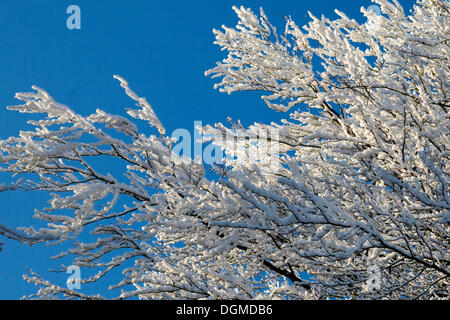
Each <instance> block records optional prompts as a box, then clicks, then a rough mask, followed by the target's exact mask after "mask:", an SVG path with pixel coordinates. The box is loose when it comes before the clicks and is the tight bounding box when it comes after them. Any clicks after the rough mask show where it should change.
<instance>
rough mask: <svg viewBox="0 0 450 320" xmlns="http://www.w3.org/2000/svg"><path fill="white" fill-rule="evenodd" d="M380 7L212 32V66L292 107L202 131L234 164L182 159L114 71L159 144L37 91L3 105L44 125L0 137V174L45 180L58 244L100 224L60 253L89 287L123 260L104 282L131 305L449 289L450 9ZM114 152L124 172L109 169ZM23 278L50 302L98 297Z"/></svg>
mask: <svg viewBox="0 0 450 320" xmlns="http://www.w3.org/2000/svg"><path fill="white" fill-rule="evenodd" d="M375 2H376V3H377V4H378V5H380V7H381V11H382V15H375V14H374V13H373V12H371V11H369V12H368V11H366V10H364V9H362V12H363V13H364V14H365V15H366V17H367V19H368V22H367V23H365V24H359V23H358V22H356V21H355V20H351V19H349V18H348V17H347V16H346V15H345V14H343V13H341V12H339V11H336V14H337V15H338V16H339V18H338V19H336V20H330V19H328V18H325V17H322V18H321V19H318V18H316V17H314V16H312V15H311V19H312V21H311V22H310V23H309V24H308V25H307V26H305V27H303V28H299V27H298V26H297V25H296V24H295V23H294V21H292V19H291V18H286V29H285V31H284V33H283V34H278V33H277V31H276V29H275V27H274V26H273V25H271V24H270V22H269V20H268V18H267V16H266V15H265V14H264V12H263V11H262V10H261V13H260V15H259V16H258V15H256V14H254V13H253V12H252V11H251V10H250V9H246V8H243V7H241V8H236V7H234V10H235V11H236V13H237V15H238V17H239V22H238V25H237V26H236V27H235V28H228V27H224V28H223V31H217V30H215V31H214V32H215V35H216V43H217V44H218V45H220V46H221V47H222V48H223V49H224V50H226V51H227V52H228V57H227V58H225V59H224V60H223V61H222V62H220V63H218V64H217V66H216V67H215V68H213V69H211V70H209V71H207V74H212V75H213V77H219V78H221V82H220V83H218V84H217V85H216V86H217V87H218V88H220V90H222V91H225V92H228V93H231V92H234V91H242V90H247V91H248V90H256V91H261V92H262V94H263V99H264V101H265V102H266V103H267V105H268V106H269V107H271V108H274V109H275V110H278V111H284V112H286V111H288V110H291V111H292V113H291V114H290V119H289V120H288V119H286V120H283V121H282V123H280V124H274V123H272V124H268V125H265V124H255V125H254V126H251V127H249V128H247V129H245V128H243V127H242V126H241V125H240V123H238V124H234V125H233V127H232V128H227V127H226V126H224V125H222V124H217V125H215V126H206V127H205V128H204V131H205V133H206V134H207V136H208V137H209V138H208V139H209V140H213V141H214V142H215V143H216V144H218V145H220V146H221V147H222V148H224V149H225V151H228V152H229V153H232V154H233V155H234V157H233V158H231V159H227V160H226V161H225V164H224V165H220V166H219V165H217V166H214V165H213V166H212V167H211V168H208V167H205V166H203V165H201V164H198V163H195V162H186V161H183V160H182V159H181V158H179V157H178V156H177V155H175V154H174V152H172V147H173V145H174V144H175V143H176V141H174V140H173V139H171V138H170V137H168V136H167V135H166V133H165V130H164V127H163V126H162V124H161V123H160V121H159V120H158V118H157V117H156V115H155V113H154V111H153V109H152V108H151V107H150V105H149V104H148V102H147V101H146V99H145V98H140V97H138V96H137V95H136V94H135V93H134V92H133V91H132V90H131V89H130V88H129V86H128V84H127V82H126V81H125V80H123V79H122V78H120V77H117V79H118V80H119V81H120V83H121V86H122V87H123V88H124V89H125V90H126V93H127V94H128V95H129V96H130V97H131V98H132V99H133V100H135V101H136V102H137V105H138V106H139V107H140V109H132V110H127V111H128V114H129V115H131V116H132V117H135V118H138V119H143V120H146V121H148V123H150V125H151V126H153V127H154V128H155V129H156V130H157V131H158V132H159V135H158V136H157V135H151V136H146V135H144V134H140V133H139V132H138V127H137V125H135V124H133V123H132V122H131V121H130V120H128V118H125V117H121V116H114V115H110V114H107V113H106V112H104V111H102V110H97V112H96V113H95V114H92V115H90V116H88V117H83V116H80V115H78V114H76V113H75V112H73V111H72V110H71V109H69V108H68V107H66V106H64V105H61V104H59V103H57V102H55V101H54V100H53V99H52V98H51V97H50V96H49V95H48V94H47V93H46V92H45V91H43V90H42V89H39V88H37V87H34V89H35V90H36V92H33V93H20V94H17V96H16V97H17V98H18V99H20V100H23V101H25V104H23V105H20V106H15V107H9V109H12V110H18V111H20V112H28V113H42V114H44V115H45V117H44V118H43V119H42V120H39V121H30V123H31V124H32V125H34V126H35V127H36V129H35V131H22V132H21V133H20V135H19V136H18V137H11V138H9V139H6V140H2V141H0V150H1V155H0V162H1V164H2V167H1V170H2V171H4V172H9V173H12V174H15V175H21V174H27V175H29V174H30V173H31V174H34V176H35V179H34V180H33V179H28V180H27V181H26V183H23V184H22V185H21V187H22V188H26V189H28V190H47V191H51V192H52V198H51V199H50V200H49V206H48V207H47V208H44V209H42V210H36V217H37V218H39V219H42V220H45V221H47V222H48V228H47V229H46V230H45V232H47V233H48V234H51V235H52V237H55V238H57V241H65V240H68V239H76V238H78V237H79V235H80V234H81V233H82V232H83V230H87V231H89V232H90V234H91V237H94V240H93V242H90V243H83V242H76V243H75V244H74V247H73V248H72V249H70V250H69V251H68V252H63V253H61V255H60V256H65V255H69V254H70V255H73V256H74V264H76V265H78V266H80V267H81V268H92V269H94V270H97V271H98V273H97V274H96V275H95V276H92V277H90V278H87V279H84V280H83V283H88V282H95V281H97V280H99V279H100V278H102V277H103V276H104V275H105V274H106V273H108V272H109V271H111V270H113V269H115V268H120V267H122V271H123V280H122V281H121V282H120V283H118V284H114V285H112V286H111V287H112V288H120V287H123V291H122V294H121V296H120V298H128V297H135V296H137V297H139V298H144V299H145V298H151V299H155V298H156V299H158V298H160V299H161V298H162V299H169V298H189V299H258V298H274V299H275V298H279V299H285V298H289V299H300V298H301V299H327V298H338V299H341V298H355V299H359V298H361V299H365V298H377V299H381V298H390V299H403V298H409V299H413V298H424V299H442V298H443V299H448V296H449V289H448V288H449V284H450V282H449V276H450V268H449V263H450V257H449V249H450V242H449V226H450V194H449V186H448V185H449V180H450V165H449V157H450V151H449V145H450V144H449V137H450V130H449V129H450V113H449V107H450V101H449V96H450V93H449V79H448V77H449V75H450V72H449V67H450V63H449V53H450V52H449V51H450V49H449V38H450V30H449V28H450V5H449V2H446V1H441V0H422V1H419V2H418V3H417V4H416V6H415V7H414V11H413V13H412V14H411V15H409V16H407V15H405V13H404V11H403V8H402V7H401V6H400V5H399V4H398V3H397V2H396V1H393V2H389V1H386V0H376V1H375ZM294 107H295V108H294ZM261 132H263V133H264V134H263V135H261V134H260V133H261ZM230 135H231V136H232V137H233V141H234V142H235V143H234V144H233V146H232V150H231V149H230V148H231V147H230V145H229V144H227V139H223V137H226V136H228V137H229V136H230ZM262 136H264V137H262ZM249 137H250V138H251V139H254V140H255V139H256V141H257V145H263V144H264V145H265V146H268V147H270V148H268V149H270V150H273V146H274V145H275V146H276V150H277V151H276V152H268V153H267V154H268V157H270V158H271V159H272V158H273V157H276V159H277V164H279V165H277V166H275V167H270V169H269V170H268V167H267V165H266V164H265V163H264V161H244V160H243V156H244V154H245V153H248V152H252V150H253V149H252V145H251V144H249V143H248V141H249V140H248V138H249ZM242 150H245V152H244V151H242ZM109 158H112V159H116V160H120V161H121V163H122V164H123V165H122V167H120V168H121V169H120V170H122V174H116V175H115V176H113V175H112V174H110V173H108V169H107V168H105V167H102V166H101V165H99V163H100V162H101V159H109ZM96 159H97V161H96ZM247 159H248V158H247ZM247 159H246V160H247ZM207 169H212V170H214V172H215V174H216V176H217V177H219V179H213V180H211V179H207V178H206V176H205V171H206V170H207ZM120 170H119V171H120ZM117 171H118V170H115V171H114V172H117ZM268 171H269V172H268ZM24 231H26V232H28V234H29V235H30V237H33V236H35V235H37V234H42V231H39V230H38V231H35V230H34V229H33V228H29V229H24ZM40 232H41V233H40ZM127 261H132V264H130V263H126V262H127ZM125 264H127V267H124V265H125ZM129 265H131V266H129ZM370 266H375V267H376V268H377V270H378V271H379V275H377V279H376V280H378V285H377V286H372V285H370V284H371V283H370V282H369V280H371V274H370V272H368V269H369V267H370ZM27 280H29V281H31V282H34V283H35V284H37V285H39V286H40V287H41V289H40V291H39V292H38V296H39V297H42V298H49V297H52V296H59V295H64V296H66V297H71V298H86V299H87V298H99V297H98V296H94V297H89V296H86V295H83V294H82V293H80V292H77V291H73V290H68V289H66V288H62V287H59V286H56V285H53V284H51V283H49V282H48V281H46V280H44V279H42V278H40V277H39V276H38V275H36V274H34V273H33V274H31V275H30V276H27ZM127 285H132V286H133V288H134V289H133V290H130V289H129V286H127Z"/></svg>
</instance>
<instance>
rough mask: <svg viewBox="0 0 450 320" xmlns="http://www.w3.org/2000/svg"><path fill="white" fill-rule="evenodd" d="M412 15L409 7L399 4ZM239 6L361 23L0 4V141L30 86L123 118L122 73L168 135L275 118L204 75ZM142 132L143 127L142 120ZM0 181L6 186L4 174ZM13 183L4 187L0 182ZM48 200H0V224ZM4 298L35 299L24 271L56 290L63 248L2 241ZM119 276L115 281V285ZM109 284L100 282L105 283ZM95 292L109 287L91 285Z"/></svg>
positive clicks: (194, 7) (284, 7)
mask: <svg viewBox="0 0 450 320" xmlns="http://www.w3.org/2000/svg"><path fill="white" fill-rule="evenodd" d="M400 2H401V3H402V4H403V5H404V6H405V7H406V8H407V10H409V9H410V8H411V6H412V3H413V1H412V0H403V1H400ZM71 4H76V5H78V6H79V7H80V8H81V30H68V29H67V27H66V19H67V17H68V14H66V9H67V7H68V6H69V5H71ZM233 5H244V6H246V7H250V8H252V9H253V10H254V11H258V10H259V7H260V6H262V7H263V8H264V10H265V12H266V14H267V15H268V16H269V19H270V20H271V21H272V23H273V24H275V25H276V26H279V30H280V31H282V26H283V16H284V15H291V16H292V17H293V18H294V20H295V21H296V22H297V24H298V25H304V24H306V23H307V22H308V21H309V18H308V17H307V11H308V10H309V11H311V12H312V13H313V14H314V15H316V16H320V15H321V14H324V15H325V16H328V17H335V15H334V13H333V11H334V8H338V9H339V10H341V11H344V12H345V13H347V15H348V16H349V17H352V18H355V19H357V20H359V21H364V17H363V16H362V14H361V13H360V7H361V6H364V7H367V6H369V5H371V3H370V1H366V0H364V1H355V0H341V1H333V0H315V1H298V0H289V1H283V0H278V1H274V0H270V1H269V0H267V1H253V0H233V1H228V0H222V1H203V0H202V1H156V0H132V1H124V0H108V1H106V0H95V1H93V0H74V1H63V0H39V1H38V0H15V1H1V2H0V70H1V72H0V83H1V86H0V121H1V126H0V138H1V139H4V138H7V137H9V136H12V135H17V134H18V132H19V130H21V129H23V128H24V127H25V126H26V120H27V116H24V115H22V114H19V113H17V112H12V111H7V110H6V108H5V107H6V106H7V105H13V104H17V103H18V101H16V100H15V99H14V93H15V92H18V91H29V90H31V86H32V85H37V86H39V87H42V88H43V89H45V90H47V91H48V92H49V93H50V94H51V95H52V96H53V97H54V98H55V99H56V100H57V101H59V102H61V103H64V104H66V105H68V106H70V107H71V108H73V109H74V110H75V111H76V112H77V113H80V114H83V115H87V114H90V113H93V112H95V109H96V108H101V109H103V110H105V111H107V112H108V113H111V114H120V115H124V108H125V107H128V106H131V105H132V101H131V100H129V99H128V98H127V97H126V96H125V95H124V93H123V90H122V88H120V87H119V85H118V82H117V81H116V80H114V79H113V75H114V74H119V75H121V76H122V77H124V78H125V79H127V80H128V82H129V83H130V86H131V87H132V88H133V89H134V90H135V91H136V92H137V93H138V94H139V95H141V96H145V97H147V99H148V100H149V102H150V103H151V104H152V106H153V108H154V109H155V112H156V114H157V115H158V116H159V118H160V120H161V121H162V123H163V124H164V126H165V127H166V129H167V131H168V132H169V133H170V132H172V131H173V130H175V129H177V128H186V129H188V130H190V131H193V125H194V121H202V122H203V124H213V123H216V122H225V121H226V118H227V117H228V116H230V117H231V118H233V119H234V120H237V119H240V120H241V121H242V122H243V123H244V124H245V125H249V124H252V123H253V122H265V123H268V122H270V121H276V120H278V119H280V117H282V116H283V115H281V114H279V113H276V112H275V111H272V110H270V109H268V108H267V107H266V106H265V104H264V102H263V101H262V100H261V99H259V95H258V94H257V93H235V94H233V95H230V96H229V95H226V94H223V93H219V92H218V91H217V90H214V89H213V84H214V80H212V79H210V78H207V77H205V76H204V71H205V70H207V69H209V68H211V67H213V66H214V65H215V63H216V62H217V61H219V60H221V59H222V58H223V57H224V52H221V51H220V49H219V47H218V46H216V45H214V44H213V41H214V37H213V33H212V29H213V28H220V26H221V25H223V24H225V25H227V26H234V25H236V22H237V18H236V16H235V13H234V11H233V10H232V9H231V7H232V6H233ZM140 125H142V123H140ZM0 178H1V179H5V177H4V176H3V175H1V176H0ZM2 182H7V180H3V181H0V183H2ZM46 200H47V197H46V196H45V194H32V193H20V192H17V193H15V192H3V193H0V208H1V211H0V223H4V224H7V225H9V226H13V227H18V226H22V225H30V224H32V223H34V222H35V221H34V220H33V219H32V218H31V216H32V215H33V209H34V208H42V207H44V206H45V201H46ZM0 242H3V243H4V248H3V251H1V252H0V299H17V298H20V297H22V296H23V295H26V294H30V293H33V292H35V287H34V286H33V285H30V284H27V283H26V282H25V281H23V280H22V275H23V274H24V273H26V266H28V267H31V268H32V269H33V270H35V271H37V272H39V273H41V274H42V275H43V276H44V277H47V276H48V277H49V278H50V279H54V280H55V281H58V282H59V283H60V284H63V283H64V282H65V279H66V277H67V275H66V274H64V273H49V272H48V271H47V270H48V269H55V268H57V267H58V265H59V263H60V261H50V260H49V258H50V257H51V256H52V255H54V254H56V253H58V252H59V251H60V249H61V247H59V246H57V247H46V246H44V245H38V246H35V247H31V248H30V247H27V246H22V245H20V244H18V243H15V242H14V241H10V240H7V239H2V238H0ZM114 277H117V278H118V277H119V275H118V274H116V275H112V276H111V278H113V279H114ZM101 285H103V284H99V285H98V286H101ZM91 289H92V290H93V291H96V290H102V291H104V289H103V288H91Z"/></svg>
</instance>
